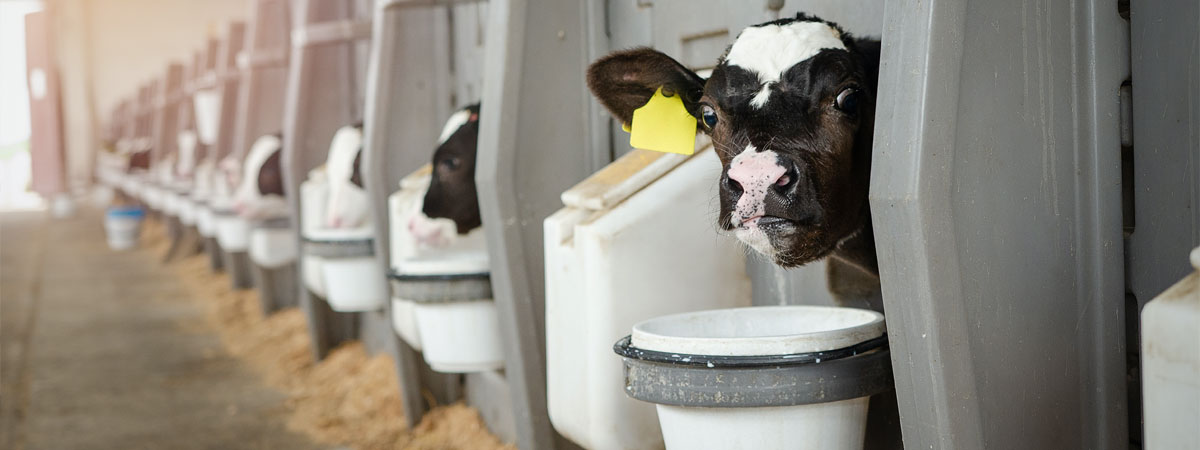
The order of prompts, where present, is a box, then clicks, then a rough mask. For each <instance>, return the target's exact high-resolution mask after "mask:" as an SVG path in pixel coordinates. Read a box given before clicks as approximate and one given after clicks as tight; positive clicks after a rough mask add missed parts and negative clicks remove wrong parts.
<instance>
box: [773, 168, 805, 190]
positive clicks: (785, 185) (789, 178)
mask: <svg viewBox="0 0 1200 450" xmlns="http://www.w3.org/2000/svg"><path fill="white" fill-rule="evenodd" d="M799 179H800V174H799V173H796V168H795V167H790V168H788V170H787V172H784V173H783V175H780V176H779V178H778V179H776V180H775V190H776V192H779V193H781V194H783V193H786V192H787V191H788V190H790V189H791V188H792V187H793V186H795V184H796V181H797V180H799Z"/></svg>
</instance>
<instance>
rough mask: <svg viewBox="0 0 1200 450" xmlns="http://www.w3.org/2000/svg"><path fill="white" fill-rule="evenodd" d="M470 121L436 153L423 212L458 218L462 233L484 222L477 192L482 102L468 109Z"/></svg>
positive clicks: (430, 215) (436, 215)
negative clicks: (476, 155)
mask: <svg viewBox="0 0 1200 450" xmlns="http://www.w3.org/2000/svg"><path fill="white" fill-rule="evenodd" d="M466 110H467V111H468V112H469V116H468V120H467V121H466V122H465V123H463V125H462V126H461V127H459V128H458V130H457V131H454V133H453V134H451V135H450V137H449V138H447V139H446V141H445V142H443V143H442V144H441V145H439V146H438V148H437V150H436V151H435V152H434V154H433V177H432V180H431V181H430V183H429V191H428V192H426V193H425V205H424V207H423V208H422V210H421V211H422V212H423V213H425V215H426V216H429V217H430V218H433V219H437V218H447V219H450V220H453V221H454V224H455V226H456V228H458V233H459V234H467V233H468V232H470V231H471V230H473V229H475V228H479V227H480V226H481V225H483V221H482V219H481V218H480V215H479V196H478V194H477V193H476V191H475V149H476V145H477V143H478V141H479V105H478V104H476V105H472V106H469V107H467V108H466Z"/></svg>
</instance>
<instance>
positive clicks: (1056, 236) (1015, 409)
mask: <svg viewBox="0 0 1200 450" xmlns="http://www.w3.org/2000/svg"><path fill="white" fill-rule="evenodd" d="M884 17H885V18H886V22H885V24H884V36H883V43H884V44H883V45H884V46H883V61H882V69H881V73H880V89H879V90H880V94H879V98H878V101H877V105H878V112H877V116H876V134H875V153H874V161H873V164H874V167H873V169H872V179H871V207H872V215H873V219H874V225H875V233H876V239H877V241H878V246H879V247H878V255H879V262H880V272H881V273H880V276H881V279H882V286H883V300H884V305H885V309H886V313H887V317H888V334H889V337H890V340H891V345H892V363H893V367H894V372H895V379H896V389H897V396H898V399H899V406H900V418H901V423H902V427H903V433H904V441H905V446H906V447H907V448H912V449H922V448H985V447H986V448H1091V449H1104V448H1109V449H1115V448H1129V444H1128V441H1127V430H1126V399H1125V382H1124V377H1125V370H1124V369H1125V349H1124V333H1123V326H1124V323H1123V320H1124V317H1123V311H1124V306H1123V302H1124V289H1123V284H1122V282H1121V279H1122V268H1123V264H1122V262H1121V246H1120V242H1121V199H1120V198H1121V197H1120V195H1121V193H1120V186H1119V184H1118V183H1117V182H1116V180H1120V178H1121V174H1120V167H1121V162H1120V139H1119V136H1118V130H1119V126H1118V125H1119V124H1118V120H1117V118H1118V117H1119V113H1118V101H1117V98H1118V96H1117V91H1118V88H1119V86H1120V84H1121V82H1122V80H1124V78H1125V77H1126V76H1127V75H1128V67H1127V61H1128V53H1127V50H1128V45H1127V44H1128V42H1127V41H1128V35H1127V32H1126V28H1125V26H1124V24H1123V23H1122V21H1121V19H1120V17H1118V16H1117V12H1116V6H1115V3H1112V2H1076V3H1066V2H1044V3H1034V4H1023V5H1020V6H1019V7H1017V6H1013V5H1010V4H1005V3H996V2H986V1H968V0H934V1H932V2H930V1H922V2H915V1H891V2H888V3H887V6H886V10H885V14H884Z"/></svg>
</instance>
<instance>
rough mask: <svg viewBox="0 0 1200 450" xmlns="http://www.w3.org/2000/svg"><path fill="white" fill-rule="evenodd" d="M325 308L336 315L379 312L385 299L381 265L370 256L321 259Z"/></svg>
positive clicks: (386, 295) (384, 277) (385, 292)
mask: <svg viewBox="0 0 1200 450" xmlns="http://www.w3.org/2000/svg"><path fill="white" fill-rule="evenodd" d="M321 276H322V278H324V283H325V290H326V294H327V295H326V296H325V301H327V302H329V307H330V308H332V309H333V310H334V311H338V312H361V311H375V310H378V309H383V306H384V302H386V301H387V299H388V294H387V287H386V285H385V282H384V280H386V276H385V274H384V273H383V266H382V265H380V264H379V261H376V260H375V256H374V255H366V256H361V257H350V258H324V260H323V261H322V262H321Z"/></svg>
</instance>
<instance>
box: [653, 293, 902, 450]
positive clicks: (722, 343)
mask: <svg viewBox="0 0 1200 450" xmlns="http://www.w3.org/2000/svg"><path fill="white" fill-rule="evenodd" d="M884 332H885V327H884V322H883V315H882V314H879V313H877V312H874V311H868V310H862V309H855V308H839V307H829V306H764V307H751V308H733V309H720V310H710V311H700V312H693V313H683V314H674V315H669V316H663V317H658V318H655V319H650V320H647V321H644V322H641V323H638V324H637V325H634V327H633V335H632V341H631V344H632V346H633V347H636V348H637V349H639V350H652V351H657V352H663V353H677V354H689V355H705V356H770V355H792V354H798V353H811V352H820V351H829V350H837V349H842V348H846V347H850V346H853V345H856V344H859V343H862V342H866V341H869V340H871V339H874V338H877V337H879V336H882V335H883V334H884ZM869 399H870V398H869V397H859V398H855V399H849V400H842V401H836V402H830V403H816V404H808V405H798V406H781V407H752V408H699V407H687V406H667V405H656V406H657V409H658V417H659V424H660V425H661V427H662V434H663V440H664V442H665V443H666V446H667V448H668V449H689V450H691V449H732V448H753V449H761V450H771V449H799V450H809V449H811V450H837V449H845V450H851V449H853V450H859V449H861V448H862V445H863V439H864V435H865V432H866V424H867V404H868V401H869Z"/></svg>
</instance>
